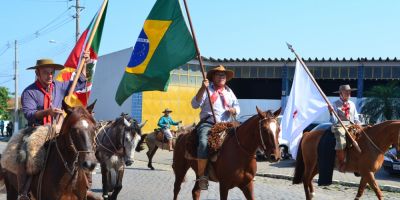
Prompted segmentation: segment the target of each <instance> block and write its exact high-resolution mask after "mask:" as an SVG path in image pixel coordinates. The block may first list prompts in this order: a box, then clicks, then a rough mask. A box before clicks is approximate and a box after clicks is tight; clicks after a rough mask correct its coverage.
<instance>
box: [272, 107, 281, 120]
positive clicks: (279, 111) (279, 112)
mask: <svg viewBox="0 0 400 200" xmlns="http://www.w3.org/2000/svg"><path fill="white" fill-rule="evenodd" d="M281 112H282V107H279V109H278V110H276V111H275V112H274V117H275V118H277V117H278V116H279V115H280V114H281Z"/></svg>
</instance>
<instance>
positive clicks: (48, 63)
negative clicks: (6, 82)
mask: <svg viewBox="0 0 400 200" xmlns="http://www.w3.org/2000/svg"><path fill="white" fill-rule="evenodd" d="M42 67H51V68H54V69H55V70H62V69H64V66H63V65H60V64H56V63H54V62H53V60H52V59H40V60H37V61H36V65H35V66H33V67H28V68H26V69H38V68H42Z"/></svg>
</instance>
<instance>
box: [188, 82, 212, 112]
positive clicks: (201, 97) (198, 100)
mask: <svg viewBox="0 0 400 200" xmlns="http://www.w3.org/2000/svg"><path fill="white" fill-rule="evenodd" d="M208 85H209V83H208V80H207V79H205V80H203V84H202V85H201V87H200V89H199V90H198V91H197V94H196V96H194V97H193V99H192V108H194V109H196V108H199V107H200V106H202V105H203V103H204V101H205V99H206V88H207V87H208Z"/></svg>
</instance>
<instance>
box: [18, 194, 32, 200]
mask: <svg viewBox="0 0 400 200" xmlns="http://www.w3.org/2000/svg"><path fill="white" fill-rule="evenodd" d="M17 200H30V198H29V197H28V195H27V194H19V195H18V198H17Z"/></svg>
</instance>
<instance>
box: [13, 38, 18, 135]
mask: <svg viewBox="0 0 400 200" xmlns="http://www.w3.org/2000/svg"><path fill="white" fill-rule="evenodd" d="M14 45H15V58H14V67H15V76H14V80H15V91H14V92H15V94H14V95H15V100H14V131H13V132H14V133H13V134H15V133H16V132H17V131H18V130H19V127H18V121H19V120H18V61H17V40H15V43H14Z"/></svg>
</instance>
